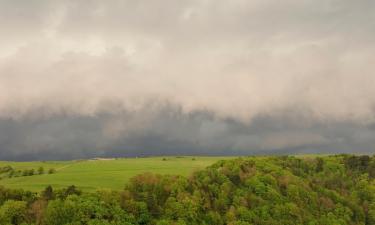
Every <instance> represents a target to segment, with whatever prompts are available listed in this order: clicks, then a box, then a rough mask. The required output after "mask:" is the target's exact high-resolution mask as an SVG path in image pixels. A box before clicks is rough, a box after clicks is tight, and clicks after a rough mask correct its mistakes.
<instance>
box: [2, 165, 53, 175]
mask: <svg viewBox="0 0 375 225" xmlns="http://www.w3.org/2000/svg"><path fill="white" fill-rule="evenodd" d="M45 173H46V171H45V170H44V167H39V168H38V169H37V170H35V169H24V170H17V169H15V168H13V167H11V166H4V167H0V175H1V176H0V178H1V177H3V178H12V177H20V176H34V175H42V174H45ZM47 173H48V174H53V173H56V170H55V169H54V168H50V169H48V171H47Z"/></svg>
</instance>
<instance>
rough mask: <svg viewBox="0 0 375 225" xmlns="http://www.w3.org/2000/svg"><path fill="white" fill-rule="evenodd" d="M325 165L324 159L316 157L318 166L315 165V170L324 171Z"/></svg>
mask: <svg viewBox="0 0 375 225" xmlns="http://www.w3.org/2000/svg"><path fill="white" fill-rule="evenodd" d="M323 166H324V160H323V159H322V158H320V157H317V158H316V167H315V171H316V172H317V173H319V172H321V171H323Z"/></svg>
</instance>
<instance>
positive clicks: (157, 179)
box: [0, 155, 375, 225]
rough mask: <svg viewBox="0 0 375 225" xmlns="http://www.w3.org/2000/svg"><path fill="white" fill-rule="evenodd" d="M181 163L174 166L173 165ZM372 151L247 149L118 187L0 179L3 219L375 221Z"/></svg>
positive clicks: (50, 224) (45, 222)
mask: <svg viewBox="0 0 375 225" xmlns="http://www.w3.org/2000/svg"><path fill="white" fill-rule="evenodd" d="M176 169H178V168H176ZM374 178H375V156H351V155H336V156H324V157H301V158H300V157H293V156H281V157H244V158H238V159H234V160H226V161H219V162H217V163H216V164H214V165H212V166H210V167H208V168H207V169H204V170H202V171H197V172H195V173H193V174H192V175H191V176H190V177H182V176H171V175H156V174H151V173H147V174H142V175H139V176H136V177H134V178H133V179H131V181H130V182H128V184H126V185H125V187H124V189H123V190H122V191H111V190H98V191H96V192H94V193H82V192H81V191H79V190H78V189H77V188H75V187H74V186H70V187H68V188H66V189H62V190H53V189H52V187H46V189H45V190H44V191H43V192H42V193H33V192H29V191H24V190H11V189H7V188H4V187H0V224H1V225H10V224H17V225H18V224H23V225H63V224H64V225H68V224H69V225H81V224H82V225H83V224H85V225H86V224H87V225H125V224H156V225H167V224H176V225H182V224H194V225H195V224H207V225H208V224H215V225H216V224H217V225H220V224H232V225H249V224H253V225H255V224H262V225H263V224H264V225H274V224H275V225H280V224H285V225H287V224H290V225H294V224H306V225H344V224H348V225H360V224H361V225H365V224H372V225H373V224H375V182H374Z"/></svg>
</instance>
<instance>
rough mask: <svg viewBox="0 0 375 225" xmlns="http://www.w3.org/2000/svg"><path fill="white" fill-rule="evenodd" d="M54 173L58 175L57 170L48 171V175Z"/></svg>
mask: <svg viewBox="0 0 375 225" xmlns="http://www.w3.org/2000/svg"><path fill="white" fill-rule="evenodd" d="M53 173H56V170H55V169H54V168H50V169H49V170H48V174H53Z"/></svg>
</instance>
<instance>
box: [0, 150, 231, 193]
mask: <svg viewBox="0 0 375 225" xmlns="http://www.w3.org/2000/svg"><path fill="white" fill-rule="evenodd" d="M165 158H166V159H167V160H166V161H163V160H162V159H163V157H152V158H129V159H117V160H109V161H104V160H103V161H102V160H100V161H89V160H85V161H61V162H0V167H2V166H6V165H10V166H12V167H14V168H15V169H20V170H23V169H35V170H37V169H38V167H40V166H43V167H44V169H45V170H46V171H47V170H48V169H49V168H55V169H56V170H57V173H55V174H44V175H34V176H29V177H13V178H4V179H2V180H0V185H3V186H5V187H10V188H23V189H27V190H32V191H40V190H42V189H44V188H45V187H46V186H47V185H52V186H53V187H54V188H62V187H66V186H68V185H73V184H74V185H76V186H78V187H79V188H81V189H83V190H95V189H98V188H111V189H121V188H123V187H124V184H125V183H126V181H127V180H128V179H129V178H131V177H133V176H134V175H137V174H140V173H144V172H153V173H160V174H179V175H184V176H185V175H188V174H190V173H191V172H193V171H195V170H198V169H202V168H204V167H206V166H209V165H211V164H213V163H215V162H216V161H218V160H220V159H228V158H231V157H194V158H195V160H192V158H193V157H183V158H177V157H165Z"/></svg>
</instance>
